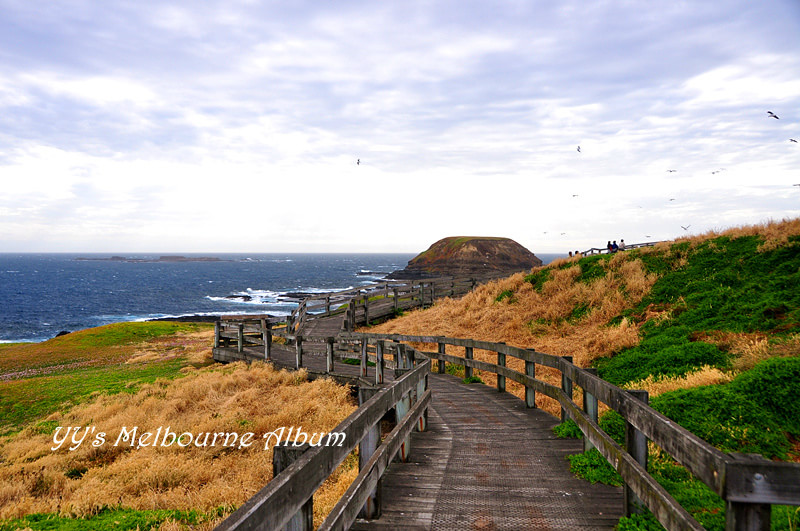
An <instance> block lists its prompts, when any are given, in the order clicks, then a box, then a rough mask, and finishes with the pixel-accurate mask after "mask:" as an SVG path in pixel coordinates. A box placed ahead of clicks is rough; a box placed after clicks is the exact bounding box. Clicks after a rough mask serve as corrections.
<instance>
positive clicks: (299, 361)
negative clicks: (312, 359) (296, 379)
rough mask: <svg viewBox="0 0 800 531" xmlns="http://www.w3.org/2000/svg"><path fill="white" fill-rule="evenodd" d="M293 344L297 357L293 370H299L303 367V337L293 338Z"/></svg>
mask: <svg viewBox="0 0 800 531" xmlns="http://www.w3.org/2000/svg"><path fill="white" fill-rule="evenodd" d="M294 338H295V344H296V347H297V356H296V359H295V368H296V369H299V368H300V367H302V366H303V336H294Z"/></svg>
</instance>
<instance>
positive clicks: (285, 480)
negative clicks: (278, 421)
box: [216, 358, 430, 530]
mask: <svg viewBox="0 0 800 531" xmlns="http://www.w3.org/2000/svg"><path fill="white" fill-rule="evenodd" d="M417 361H418V363H417V366H416V367H415V368H413V369H411V370H409V371H408V372H406V373H405V374H403V375H402V376H400V377H399V378H398V379H396V380H395V381H394V382H392V383H391V384H390V385H388V386H386V387H384V388H382V389H380V390H379V391H378V392H377V394H375V396H373V397H372V398H370V399H369V400H368V401H366V402H365V403H364V404H363V405H362V406H361V407H359V408H358V409H357V410H356V411H354V412H353V413H352V414H351V415H350V416H348V417H347V418H346V419H345V420H343V421H342V422H341V423H340V424H339V425H338V426H336V428H334V429H333V430H332V433H337V434H340V433H343V434H344V435H345V437H344V442H343V443H342V445H341V446H337V445H333V446H321V445H320V446H316V447H312V448H310V449H309V450H308V451H306V452H305V453H304V454H303V455H302V456H300V457H299V458H298V459H297V460H296V461H295V462H294V463H292V464H291V465H290V466H289V467H288V468H286V470H284V471H283V472H282V473H280V474H278V475H277V476H276V477H274V478H273V479H272V481H270V482H269V483H267V485H266V486H265V487H264V488H263V489H261V490H260V491H259V492H258V493H256V495H255V496H253V497H252V498H250V499H249V500H248V501H247V502H245V503H244V505H242V506H241V507H239V509H237V510H236V511H235V512H234V513H233V514H231V515H230V516H229V517H228V518H226V519H225V520H224V521H223V522H222V523H221V524H220V525H219V526H218V527H217V528H216V529H218V530H229V529H281V528H283V526H285V525H286V523H287V522H288V521H289V520H290V519H291V518H292V517H293V516H294V515H295V513H297V512H298V511H300V509H301V508H302V507H303V505H305V504H306V502H307V501H308V500H310V499H311V498H312V496H313V495H314V493H315V492H316V490H317V489H318V488H319V487H320V485H322V483H324V482H325V480H326V479H328V477H329V476H330V475H331V473H332V472H333V471H334V469H335V468H336V467H337V466H339V464H340V463H341V462H342V461H343V460H344V458H345V457H347V456H348V455H349V454H350V452H352V451H353V450H354V449H355V447H356V446H358V444H359V442H360V441H361V440H362V439H363V438H364V436H365V435H366V434H367V433H368V432H369V431H370V430H371V429H373V427H374V426H375V425H376V424H377V423H378V422H380V420H381V419H382V418H383V416H384V415H385V414H386V412H387V411H389V410H390V409H392V408H393V407H395V406H396V405H397V404H398V402H399V401H400V400H401V399H403V397H404V396H405V395H407V394H408V393H409V392H411V391H413V390H417V389H418V388H419V382H420V381H423V382H424V381H425V378H426V375H427V374H428V372H430V360H428V359H424V358H418V359H417ZM421 398H423V399H424V404H423V405H421V406H419V407H417V408H415V409H412V410H411V411H413V412H414V413H413V415H417V417H413V416H412V415H408V417H409V422H411V426H413V425H415V423H416V421H417V419H418V418H419V416H420V415H422V414H423V413H424V409H426V408H427V404H428V403H429V400H430V391H427V389H426V392H425V393H423V394H422V396H421ZM406 427H407V425H403V427H402V428H401V431H402V430H404V429H405V428H406ZM401 440H402V439H401ZM384 444H386V443H384ZM391 449H394V446H393V447H392V448H391ZM391 449H386V450H384V455H386V456H387V459H388V458H390V457H393V455H389V454H391V452H390V450H391ZM395 453H396V450H395ZM378 459H383V458H382V457H379V458H376V460H378ZM375 469H378V470H379V469H380V467H378V466H377V464H376V466H375ZM383 469H385V467H383ZM361 484H362V485H365V486H364V487H363V488H366V486H367V485H368V484H367V483H366V482H362V483H361ZM348 492H349V491H348ZM359 496H361V493H359ZM348 507H350V505H348ZM348 514H349V513H348Z"/></svg>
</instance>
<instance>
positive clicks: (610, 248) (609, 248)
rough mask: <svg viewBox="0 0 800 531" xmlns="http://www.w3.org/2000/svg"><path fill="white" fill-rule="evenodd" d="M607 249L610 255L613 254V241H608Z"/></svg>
mask: <svg viewBox="0 0 800 531" xmlns="http://www.w3.org/2000/svg"><path fill="white" fill-rule="evenodd" d="M606 249H608V252H609V253H613V252H614V251H613V249H614V247H613V246H612V245H611V240H608V244H607V245H606Z"/></svg>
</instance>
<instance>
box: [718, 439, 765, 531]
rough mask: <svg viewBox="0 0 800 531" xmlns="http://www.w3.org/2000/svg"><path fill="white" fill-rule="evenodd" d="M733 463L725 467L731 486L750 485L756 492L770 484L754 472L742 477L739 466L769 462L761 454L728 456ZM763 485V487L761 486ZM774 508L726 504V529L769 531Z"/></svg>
mask: <svg viewBox="0 0 800 531" xmlns="http://www.w3.org/2000/svg"><path fill="white" fill-rule="evenodd" d="M728 455H729V456H730V457H731V458H732V459H733V461H732V462H729V463H727V465H726V466H725V476H726V482H727V483H729V484H731V483H733V484H749V485H750V488H751V489H753V490H756V489H757V488H758V487H765V486H766V484H768V483H769V482H768V480H767V478H765V477H764V475H763V474H758V473H756V474H753V473H752V470H751V471H750V472H749V473H748V474H747V476H745V477H744V478H743V477H742V470H741V468H738V467H737V466H736V465H737V464H752V463H753V462H756V463H757V462H759V461H761V462H764V461H767V460H766V459H765V458H764V457H763V456H762V455H759V454H740V453H730V454H728ZM759 484H761V485H759ZM771 513H772V506H771V505H770V504H768V503H743V502H733V501H726V502H725V529H726V531H769V530H770V527H771V526H770V518H771V516H772V514H771Z"/></svg>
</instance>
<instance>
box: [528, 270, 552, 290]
mask: <svg viewBox="0 0 800 531" xmlns="http://www.w3.org/2000/svg"><path fill="white" fill-rule="evenodd" d="M548 280H550V270H549V269H540V270H538V271H535V272H533V273H531V274H530V275H526V276H525V282H530V284H531V286H533V289H535V290H536V291H538V292H539V293H541V292H542V288H543V287H544V283H545V282H547V281H548Z"/></svg>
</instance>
